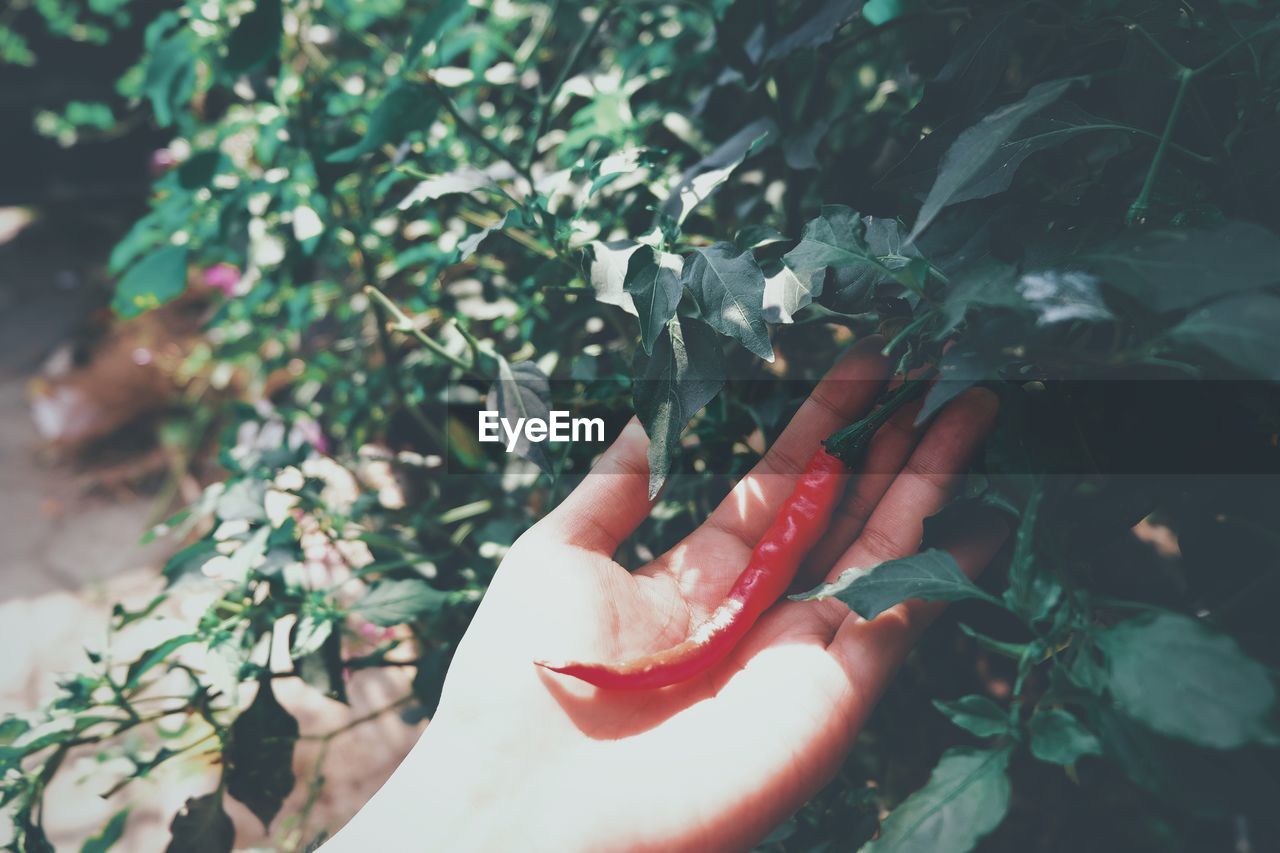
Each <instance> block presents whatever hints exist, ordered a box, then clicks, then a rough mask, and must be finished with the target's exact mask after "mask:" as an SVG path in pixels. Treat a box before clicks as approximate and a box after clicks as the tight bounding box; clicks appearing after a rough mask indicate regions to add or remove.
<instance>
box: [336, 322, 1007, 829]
mask: <svg viewBox="0 0 1280 853" xmlns="http://www.w3.org/2000/svg"><path fill="white" fill-rule="evenodd" d="M878 346H879V342H878V341H868V342H864V344H862V345H860V346H858V347H855V348H854V349H853V351H852V352H851V353H850V354H849V355H847V356H846V357H845V358H844V359H842V360H841V361H840V363H839V364H837V365H836V366H835V367H834V368H833V369H832V370H831V371H830V372H829V373H828V375H827V377H825V378H824V379H823V381H822V382H821V383H819V385H818V387H817V388H816V389H815V391H814V392H813V394H812V395H811V396H810V398H809V399H808V401H806V403H805V404H804V405H803V406H802V407H801V409H800V410H799V412H797V414H796V416H795V418H794V419H793V420H792V421H791V423H790V425H789V426H788V427H787V429H786V431H785V432H784V433H783V435H782V436H781V437H780V438H779V439H778V441H777V442H775V444H774V446H773V447H772V448H770V450H769V451H768V453H767V454H766V455H765V457H764V458H763V459H762V460H761V461H760V463H759V464H758V465H756V467H755V469H754V470H753V471H752V472H751V473H750V474H749V475H748V476H747V477H746V478H744V479H743V480H742V481H741V482H740V483H738V485H737V486H736V487H735V488H734V489H733V491H732V492H731V493H730V494H729V496H728V497H726V498H725V500H724V501H723V502H722V503H721V504H720V506H719V507H718V508H717V509H716V510H715V511H714V512H713V513H712V514H711V516H710V517H708V518H707V520H706V522H705V523H704V524H703V525H702V526H701V527H699V528H698V529H697V530H696V531H694V532H693V533H692V534H690V535H689V536H688V537H687V538H685V540H684V541H682V542H680V543H679V544H678V545H676V546H675V547H674V548H672V549H671V550H670V551H668V552H667V553H665V554H664V555H662V556H661V557H659V558H658V559H656V560H654V561H653V562H652V563H650V564H649V565H647V566H645V567H643V568H641V569H639V570H638V571H636V572H634V573H629V572H627V571H626V570H625V569H623V568H622V567H621V566H619V565H618V564H617V563H615V562H614V561H613V559H612V557H611V555H612V554H613V553H614V551H615V550H616V549H617V547H618V545H619V543H620V542H621V541H622V540H623V539H625V538H626V537H627V536H628V535H630V534H631V533H632V531H633V530H634V529H635V527H636V526H637V525H638V524H639V523H640V522H641V521H642V520H643V519H644V518H645V516H646V515H647V514H648V512H649V510H650V507H651V504H650V502H649V501H648V500H647V499H646V484H647V481H648V467H647V464H646V461H645V452H646V449H647V444H648V442H647V439H646V438H645V434H644V431H643V429H641V427H640V426H639V424H637V423H635V422H632V423H631V424H630V425H629V426H628V427H627V428H626V429H625V430H624V431H623V433H622V434H621V436H619V438H618V440H617V441H616V442H615V443H614V444H613V446H612V447H610V448H609V450H608V451H607V452H606V453H605V454H604V456H603V457H602V458H601V460H600V461H599V463H598V464H597V465H596V467H595V468H594V469H593V471H592V473H591V474H590V475H588V477H587V478H586V479H585V480H584V481H583V483H582V484H581V485H580V486H579V487H578V488H577V489H576V490H575V491H574V492H573V493H572V494H571V495H570V496H569V497H568V498H567V499H566V500H565V501H564V502H563V503H562V504H561V505H560V506H559V507H558V508H557V509H556V510H555V511H554V512H552V513H551V514H550V515H548V516H547V517H546V518H545V519H543V520H542V521H541V522H539V523H538V524H537V525H535V526H534V527H533V528H532V529H530V530H529V531H528V532H527V533H526V534H525V535H523V536H521V537H520V539H519V541H517V542H516V544H515V545H514V546H513V547H512V549H511V551H510V552H509V553H508V555H507V557H506V559H505V560H503V562H502V565H501V567H500V568H499V569H498V572H497V575H496V576H495V578H494V581H493V584H492V586H491V587H490V589H489V592H488V594H487V595H486V596H485V599H484V601H483V603H482V604H481V606H480V608H479V610H478V612H477V613H476V616H475V619H474V621H473V622H472V624H471V627H470V628H469V630H468V631H467V634H466V636H465V637H464V638H463V640H462V642H461V644H460V645H459V647H458V651H457V655H456V656H455V658H454V661H453V664H452V666H451V667H450V670H449V674H448V677H447V679H446V681H445V685H444V694H443V698H442V700H441V702H440V707H439V710H438V712H437V714H436V716H435V718H434V719H433V720H432V722H431V723H430V724H429V725H428V727H427V731H426V732H425V734H424V735H423V737H422V739H421V740H420V741H419V743H418V745H417V746H416V747H415V748H414V750H413V752H412V753H411V754H410V755H409V757H408V758H407V759H406V760H405V762H404V763H403V764H402V766H401V767H400V768H399V769H398V770H397V771H396V773H395V775H394V776H393V777H392V778H391V780H390V781H389V782H388V783H387V785H386V786H385V787H384V788H383V789H382V790H381V791H379V793H378V794H377V795H376V796H375V797H374V799H373V800H372V801H371V802H370V803H369V804H368V805H367V806H366V807H365V809H364V810H362V811H361V813H360V814H359V815H357V816H356V818H355V819H354V820H353V821H352V822H351V824H350V825H348V827H347V828H345V829H344V830H343V831H342V832H341V833H340V834H339V835H338V836H337V837H336V838H335V839H334V841H333V843H331V844H330V845H329V847H328V848H326V849H327V850H328V851H330V853H337V851H342V850H346V849H351V850H362V849H363V850H367V849H401V850H403V849H408V848H409V847H410V846H411V847H413V849H423V850H427V849H431V850H450V851H456V850H468V849H476V850H512V849H521V850H528V849H547V850H557V851H564V850H584V849H613V850H621V849H626V850H650V849H652V850H664V851H669V850H713V849H743V848H747V847H749V846H750V845H751V844H753V843H754V842H756V841H758V840H759V839H760V838H762V837H763V836H764V835H766V834H767V833H768V832H769V831H770V830H771V829H772V828H773V827H774V826H776V825H777V824H778V823H780V822H781V821H782V820H784V819H785V818H787V817H788V816H789V815H790V814H792V813H793V812H794V811H795V810H796V809H797V808H799V806H800V805H801V804H802V803H803V802H804V801H805V800H806V799H807V798H808V797H809V796H811V795H812V794H813V793H814V792H815V791H817V790H818V788H819V787H821V786H822V785H823V784H824V783H825V782H826V781H827V780H829V779H830V778H831V777H832V776H833V775H834V773H835V772H836V770H837V769H838V767H839V766H840V764H841V762H842V761H843V760H844V757H845V755H846V753H847V752H848V750H849V748H850V747H851V745H852V744H853V741H854V738H855V737H856V736H857V734H858V731H859V729H861V727H862V725H863V723H864V721H865V720H866V718H867V715H868V714H869V713H870V711H871V709H872V708H873V706H874V704H875V702H876V700H877V698H878V697H879V695H880V693H881V691H882V690H883V688H884V686H885V684H886V683H887V682H888V680H889V678H890V677H891V676H892V675H893V672H894V670H895V668H896V667H897V666H898V664H899V663H900V662H901V661H902V659H903V658H904V657H905V656H906V654H907V652H908V650H909V649H910V648H911V645H912V643H913V642H914V641H915V639H916V637H917V636H918V635H919V633H920V631H921V630H923V628H924V627H925V625H926V624H927V623H928V622H929V621H930V620H931V619H932V617H933V616H934V615H935V614H936V612H937V609H938V608H937V606H935V605H926V604H924V603H922V602H918V601H917V602H908V603H906V604H902V605H899V606H898V607H896V608H893V609H892V610H890V611H888V612H886V613H884V614H882V615H881V616H879V617H878V618H876V619H875V620H874V621H871V622H868V621H865V620H863V619H861V618H859V617H858V616H856V615H854V614H852V613H851V612H850V611H849V610H848V608H847V607H845V605H843V604H842V603H841V602H839V601H836V600H825V601H810V602H792V601H783V602H781V603H779V604H777V605H775V606H774V607H773V608H772V609H770V610H769V611H768V612H767V613H765V614H764V616H763V617H762V618H761V619H760V621H759V622H758V623H757V624H756V625H755V627H754V628H753V629H752V630H751V632H750V633H749V634H748V635H747V637H746V638H745V639H744V640H743V642H742V643H741V644H740V645H739V646H738V647H737V648H736V649H735V650H734V652H733V653H732V654H731V656H730V657H729V658H728V659H727V660H726V661H724V662H723V663H722V664H721V665H719V666H717V667H715V668H714V669H712V670H711V671H709V672H706V673H704V674H702V675H701V676H698V677H696V678H694V679H692V680H690V681H688V682H685V683H683V684H678V685H675V686H673V687H669V688H665V689H662V690H657V691H642V692H635V693H633V692H625V693H611V692H608V691H602V690H597V689H596V688H594V687H591V686H590V685H587V684H585V683H583V682H580V681H577V680H576V679H572V678H568V677H565V676H559V675H555V674H553V673H549V672H547V671H545V670H542V669H540V668H539V667H536V666H535V665H534V664H533V660H534V659H535V658H576V659H581V660H614V659H619V658H625V657H630V656H633V655H637V654H641V653H645V652H649V651H653V650H657V649H661V648H664V647H666V646H669V645H672V644H674V643H676V642H679V641H680V640H683V639H684V638H685V637H686V636H687V635H688V633H689V632H690V630H691V629H692V628H694V627H696V626H697V625H698V624H699V622H700V621H701V620H702V619H703V618H705V617H706V615H707V614H708V613H709V612H710V611H711V610H712V609H714V607H715V606H716V604H717V603H719V601H720V600H721V598H722V597H723V596H724V594H725V592H726V591H727V590H728V588H729V586H730V585H731V584H732V583H733V581H734V579H735V578H736V577H737V575H738V573H739V572H740V571H741V569H742V567H743V565H744V564H745V562H746V559H747V556H748V555H749V554H750V552H751V550H752V548H753V546H754V544H755V542H756V541H757V539H758V538H759V536H760V534H761V533H762V532H763V530H764V529H765V528H766V526H767V525H768V524H769V522H770V521H771V519H772V518H773V516H774V514H775V512H776V510H777V508H778V506H779V505H780V504H781V503H782V502H783V501H784V500H785V499H786V498H787V496H788V494H789V493H790V491H791V487H792V483H793V481H794V478H795V475H796V473H797V472H798V471H799V470H800V469H801V468H802V467H803V464H804V461H805V460H806V459H807V458H808V456H809V455H810V454H811V453H812V452H813V451H814V450H816V449H817V448H818V446H819V442H820V441H821V440H822V439H823V438H825V437H826V436H827V435H829V434H830V433H832V432H833V431H835V430H836V429H837V428H839V427H841V426H843V425H845V424H846V423H848V422H850V421H851V420H853V419H855V418H857V417H859V416H860V415H861V414H863V413H864V412H865V411H866V410H867V409H868V408H869V407H870V406H871V405H872V403H873V401H874V399H875V396H876V394H877V393H878V391H879V390H880V386H881V383H882V382H883V380H884V379H885V378H886V376H887V374H888V365H887V363H886V361H885V359H883V358H882V357H881V356H880V355H879V354H878V352H877V351H876V350H877V347H878ZM995 409H996V404H995V398H994V396H993V395H992V394H990V393H989V392H987V391H984V390H974V391H969V392H967V393H966V394H964V395H961V396H960V397H959V398H957V399H956V400H955V401H953V402H952V403H951V404H950V405H949V406H948V407H947V408H946V409H944V410H943V411H942V412H941V413H940V414H939V415H938V416H937V417H935V418H934V419H933V421H932V423H931V425H930V426H929V427H928V428H927V429H926V430H923V431H921V430H917V429H914V428H912V427H911V426H910V424H911V420H912V419H913V418H914V416H915V411H914V410H912V409H906V410H904V411H903V412H902V413H900V416H899V417H898V418H896V419H895V420H894V421H893V422H891V423H890V425H889V426H887V427H886V428H885V429H882V430H881V432H880V434H879V435H877V437H876V439H875V441H874V442H873V444H872V446H871V450H870V453H869V456H868V458H867V462H866V466H865V467H866V469H867V470H868V471H872V472H875V473H868V474H864V475H862V476H856V477H851V478H850V480H851V482H850V485H849V487H848V490H847V492H846V494H845V497H844V500H843V502H842V504H841V506H840V508H839V509H838V510H837V516H836V518H835V519H834V520H833V522H832V525H831V528H830V530H829V532H828V534H827V537H826V538H825V540H824V541H823V542H822V544H821V545H820V546H819V548H818V549H817V552H816V553H815V554H813V555H812V557H811V560H810V561H809V564H808V566H809V568H810V569H817V570H818V571H817V574H816V577H815V579H821V577H822V576H824V575H825V576H827V577H828V578H830V577H834V576H835V575H837V574H839V572H840V571H841V570H843V569H846V568H849V567H852V566H863V567H865V566H872V565H875V564H877V563H879V562H881V561H884V560H887V559H891V558H895V557H902V556H906V555H908V554H911V553H914V552H915V551H916V550H917V548H918V547H919V544H920V540H921V535H922V530H923V521H924V519H925V518H926V517H927V516H929V515H932V514H933V513H935V512H937V511H938V510H939V509H940V508H942V506H943V505H944V504H946V503H947V501H948V499H949V495H950V491H951V488H952V486H953V485H954V483H955V481H956V479H957V477H958V475H959V474H960V473H961V472H962V471H963V469H964V466H965V465H966V463H967V461H968V459H969V457H970V455H971V454H972V452H973V451H974V449H975V448H976V447H977V446H978V444H979V443H980V442H981V440H982V439H983V437H984V435H985V434H986V432H987V430H988V429H989V427H990V425H991V422H992V420H993V418H994V414H995ZM1005 535H1006V529H1005V527H1004V526H1003V524H1002V523H1001V522H1000V521H998V520H996V519H993V518H990V517H986V516H983V517H982V518H980V519H978V520H976V521H974V522H972V523H969V524H967V525H966V526H965V531H964V532H963V534H960V535H956V536H953V537H951V538H950V539H949V540H948V541H944V542H941V543H938V544H939V545H940V546H941V547H946V548H947V549H948V550H950V551H951V553H952V554H953V555H954V556H955V557H956V559H957V560H958V561H959V563H960V565H961V566H962V567H963V568H964V570H965V571H966V572H969V573H970V574H976V573H977V572H978V571H980V570H981V568H982V567H983V566H984V565H985V564H986V563H987V561H988V560H989V559H990V558H991V556H992V555H993V554H994V553H995V552H996V550H997V549H998V548H999V547H1000V544H1001V543H1002V541H1003V540H1004V538H1005Z"/></svg>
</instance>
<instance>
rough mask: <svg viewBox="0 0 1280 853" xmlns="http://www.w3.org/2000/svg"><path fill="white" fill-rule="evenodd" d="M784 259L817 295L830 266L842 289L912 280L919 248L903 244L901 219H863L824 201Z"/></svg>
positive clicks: (918, 260)
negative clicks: (899, 220)
mask: <svg viewBox="0 0 1280 853" xmlns="http://www.w3.org/2000/svg"><path fill="white" fill-rule="evenodd" d="M782 260H783V262H784V263H785V264H786V265H787V266H788V267H789V268H790V269H791V270H793V271H794V272H795V274H796V276H797V277H798V278H799V279H800V281H801V282H803V283H804V285H805V286H806V287H807V289H808V290H809V291H810V293H811V294H812V296H813V297H814V298H816V297H817V296H819V295H820V294H821V293H822V289H823V281H824V278H825V276H826V272H827V270H828V269H831V270H833V271H834V272H835V273H836V275H837V277H838V279H839V282H840V287H839V289H840V291H846V290H850V289H854V290H858V289H867V288H871V287H874V286H876V285H878V284H881V283H884V282H888V281H905V282H910V281H912V277H911V276H910V275H909V274H908V272H907V269H908V268H909V267H911V266H912V265H915V264H919V263H920V262H921V260H922V259H921V258H920V255H919V252H918V251H916V250H915V249H914V248H912V247H908V246H904V244H903V241H902V235H901V231H900V227H899V225H898V222H897V220H894V219H884V218H877V217H872V216H867V217H863V216H861V215H859V214H858V212H857V211H856V210H853V209H852V208H849V207H846V206H844V205H842V204H832V205H824V206H823V208H822V211H821V213H820V214H819V215H818V217H817V218H815V219H812V220H810V221H809V222H808V223H807V224H806V225H805V226H804V233H803V235H802V236H801V238H800V242H799V243H798V244H796V247H795V248H794V249H792V250H791V251H790V252H787V253H786V254H785V255H783V256H782Z"/></svg>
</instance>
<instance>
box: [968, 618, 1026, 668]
mask: <svg viewBox="0 0 1280 853" xmlns="http://www.w3.org/2000/svg"><path fill="white" fill-rule="evenodd" d="M960 630H961V631H962V632H963V633H964V634H965V635H966V636H969V637H972V638H973V639H974V640H975V641H976V642H977V643H978V645H980V646H982V648H984V649H986V650H987V651H989V652H995V653H996V654H998V655H1003V656H1004V657H1007V658H1010V659H1012V660H1021V659H1022V656H1023V655H1025V654H1026V653H1027V650H1028V648H1030V645H1029V644H1028V643H1009V642H1005V641H1004V640H997V639H995V638H993V637H988V636H987V635H986V634H983V633H982V632H980V631H976V630H974V629H973V628H971V627H969V626H968V625H965V624H964V623H963V622H962V623H961V624H960Z"/></svg>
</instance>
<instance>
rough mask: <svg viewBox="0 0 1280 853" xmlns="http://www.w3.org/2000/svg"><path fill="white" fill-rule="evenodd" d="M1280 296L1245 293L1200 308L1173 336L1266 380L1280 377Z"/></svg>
mask: <svg viewBox="0 0 1280 853" xmlns="http://www.w3.org/2000/svg"><path fill="white" fill-rule="evenodd" d="M1278 329H1280V296H1275V295H1274V294H1271V293H1244V294H1240V295H1238V296H1229V297H1227V298H1226V299H1222V300H1219V301H1217V302H1214V303H1211V304H1209V305H1206V306H1204V307H1203V308H1197V309H1196V310H1195V311H1192V312H1191V313H1190V314H1189V315H1187V317H1186V319H1184V320H1183V321H1182V322H1181V323H1179V324H1178V325H1176V326H1174V327H1173V328H1172V329H1170V330H1169V337H1170V338H1171V339H1172V340H1174V341H1177V342H1179V343H1182V344H1186V345H1188V346H1194V347H1200V348H1202V349H1205V350H1208V351H1209V352H1212V353H1213V354H1215V355H1217V356H1218V357H1219V358H1221V359H1223V360H1224V361H1227V362H1230V363H1231V364H1233V365H1235V366H1236V367H1238V368H1240V369H1241V370H1243V371H1245V372H1246V373H1250V374H1252V375H1254V376H1257V377H1260V378H1262V379H1271V380H1280V334H1277V333H1276V332H1277V330H1278Z"/></svg>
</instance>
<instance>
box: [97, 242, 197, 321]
mask: <svg viewBox="0 0 1280 853" xmlns="http://www.w3.org/2000/svg"><path fill="white" fill-rule="evenodd" d="M186 289H187V249H186V247H185V246H164V247H163V248H160V249H156V250H155V251H154V252H152V253H151V254H149V255H146V256H145V257H143V258H142V260H140V261H138V262H137V263H135V264H134V265H133V266H132V267H130V268H129V271H128V272H126V273H125V274H124V277H123V278H121V279H120V282H119V283H118V284H117V285H116V293H115V297H114V298H113V299H112V301H111V307H112V308H113V309H115V312H116V313H117V314H119V315H120V316H121V317H136V316H137V315H139V314H141V313H142V312H143V311H147V310H149V309H151V308H158V307H159V306H161V305H163V304H164V303H166V302H168V301H170V300H172V299H175V298H177V296H178V295H179V294H181V293H182V292H183V291H184V290H186Z"/></svg>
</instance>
